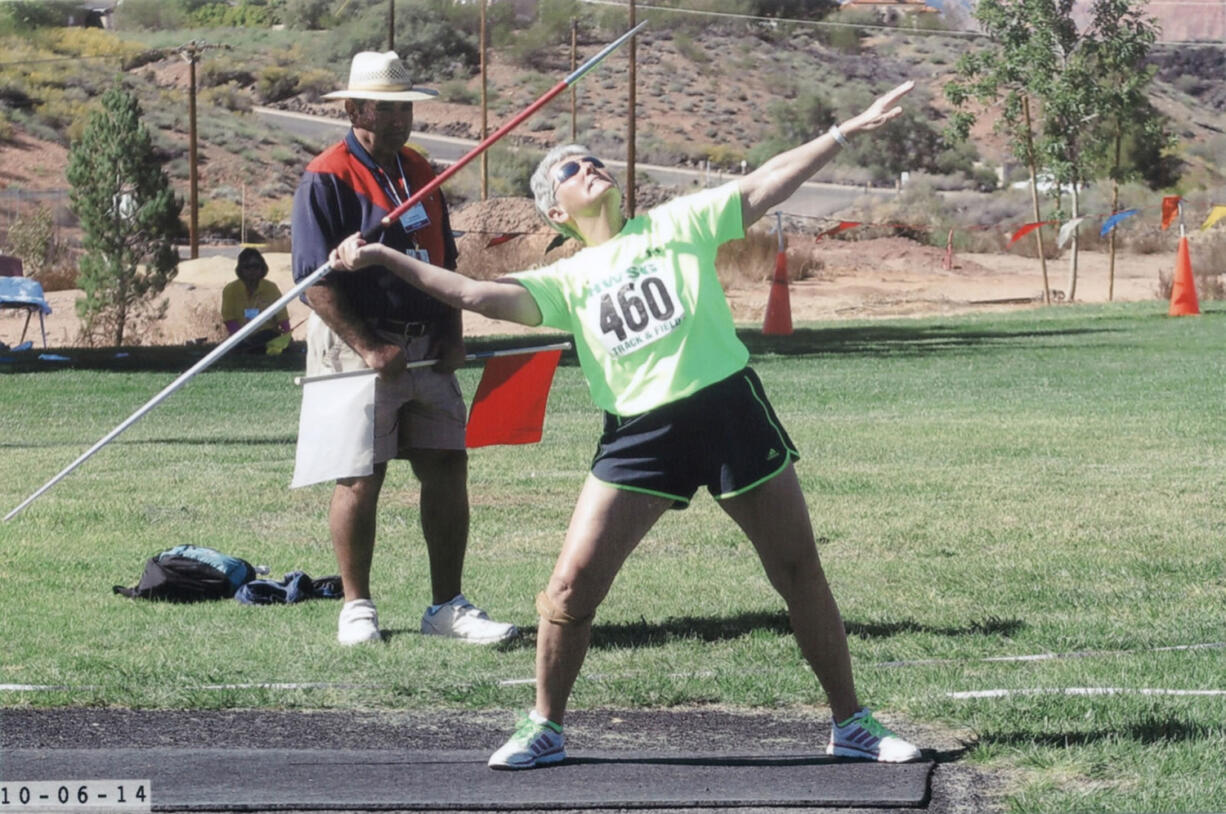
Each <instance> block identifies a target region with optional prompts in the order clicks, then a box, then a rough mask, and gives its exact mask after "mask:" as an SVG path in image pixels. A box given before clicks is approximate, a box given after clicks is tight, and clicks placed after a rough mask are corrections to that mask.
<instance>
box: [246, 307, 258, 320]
mask: <svg viewBox="0 0 1226 814" xmlns="http://www.w3.org/2000/svg"><path fill="white" fill-rule="evenodd" d="M259 315H260V309H259V308H244V309H243V316H244V317H246V318H247V319H248V320H252V319H255V318H256V317H258V316H259Z"/></svg>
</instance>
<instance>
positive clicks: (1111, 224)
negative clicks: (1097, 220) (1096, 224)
mask: <svg viewBox="0 0 1226 814" xmlns="http://www.w3.org/2000/svg"><path fill="white" fill-rule="evenodd" d="M1140 211H1141V210H1139V209H1125V210H1124V211H1123V212H1116V213H1115V214H1114V215H1112V216H1111V217H1109V218H1107V219H1106V220H1105V221H1103V228H1102V231H1101V232H1099V233H1098V234H1099V236H1100V237H1106V236H1107V233H1108V232H1110V231H1111V230H1112V229H1114V228H1115V225H1116V224H1117V223H1119V222H1120V221H1122V220H1124V219H1125V218H1131V217H1132V216H1133V215H1135V214H1137V213H1138V212H1140Z"/></svg>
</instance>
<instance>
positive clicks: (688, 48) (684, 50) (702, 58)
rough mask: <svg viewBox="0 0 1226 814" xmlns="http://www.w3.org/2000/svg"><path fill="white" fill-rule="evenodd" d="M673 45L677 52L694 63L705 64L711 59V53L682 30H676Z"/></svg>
mask: <svg viewBox="0 0 1226 814" xmlns="http://www.w3.org/2000/svg"><path fill="white" fill-rule="evenodd" d="M673 46H674V47H675V48H676V49H677V53H679V54H681V56H683V57H685V58H686V59H688V60H689V61H690V62H693V63H694V64H695V65H705V64H707V63H708V62H710V61H711V55H710V54H708V53H707V52H706V51H705V50H703V48H702V46H700V45H698V44H697V43H696V42H694V38H693V37H691V36H690V35H689V34H686V33H685V32H684V31H679V32H677V35H676V36H674V37H673Z"/></svg>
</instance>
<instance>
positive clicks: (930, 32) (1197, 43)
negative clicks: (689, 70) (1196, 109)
mask: <svg viewBox="0 0 1226 814" xmlns="http://www.w3.org/2000/svg"><path fill="white" fill-rule="evenodd" d="M580 2H582V3H587V4H589V5H599V6H617V7H619V8H628V6H627V5H626V3H624V2H620V1H619V0H580ZM1150 5H1151V6H1154V5H1167V6H1205V7H1209V8H1221V7H1223V6H1226V0H1216V2H1215V1H1214V0H1159V1H1158V2H1151V3H1150ZM635 7H636V8H640V9H647V10H649V11H662V12H669V13H673V14H693V15H697V16H703V17H725V18H729V19H734V20H744V21H748V22H764V23H788V24H789V25H802V26H812V27H814V28H856V29H870V30H873V31H890V32H894V33H898V34H904V35H906V36H915V35H927V36H936V37H967V38H970V39H982V40H986V39H990V37H989V36H988V35H987V34H984V33H982V32H980V31H954V30H948V29H947V30H938V29H927V28H903V27H902V26H896V25H875V24H872V23H841V22H832V21H830V20H797V19H794V18H790V17H761V16H756V15H752V14H733V13H732V12H727V11H701V10H698V9H687V8H670V7H668V6H644V5H642V4H638V3H636V4H635ZM1151 47H1153V48H1186V47H1193V48H1223V47H1226V43H1224V42H1220V41H1216V40H1159V41H1157V42H1155V43H1153V45H1152V46H1151Z"/></svg>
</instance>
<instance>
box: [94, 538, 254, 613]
mask: <svg viewBox="0 0 1226 814" xmlns="http://www.w3.org/2000/svg"><path fill="white" fill-rule="evenodd" d="M255 573H256V572H255V568H254V567H253V566H252V565H251V563H249V562H247V561H246V560H244V559H242V558H240V557H232V556H230V555H228V554H222V553H221V552H220V551H217V550H215V549H212V548H206V547H205V546H194V545H181V546H175V547H174V548H170V549H167V550H166V551H162V552H161V553H158V554H155V555H154V556H152V557H150V558H149V560H148V562H146V563H145V571H144V573H142V574H141V577H140V582H138V583H137V584H136V587H134V588H125V587H123V586H122V585H116V586H114V588H113V590H114V592H115V593H117V594H123V595H124V596H126V597H129V598H131V599H160V600H163V601H166V602H203V601H205V600H208V599H229V598H231V597H233V596H234V592H235V591H237V590H238V589H239V588H240V587H241V586H242V585H244V584H245V583H247V582H250V581H251V580H252V579H254V578H255Z"/></svg>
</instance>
